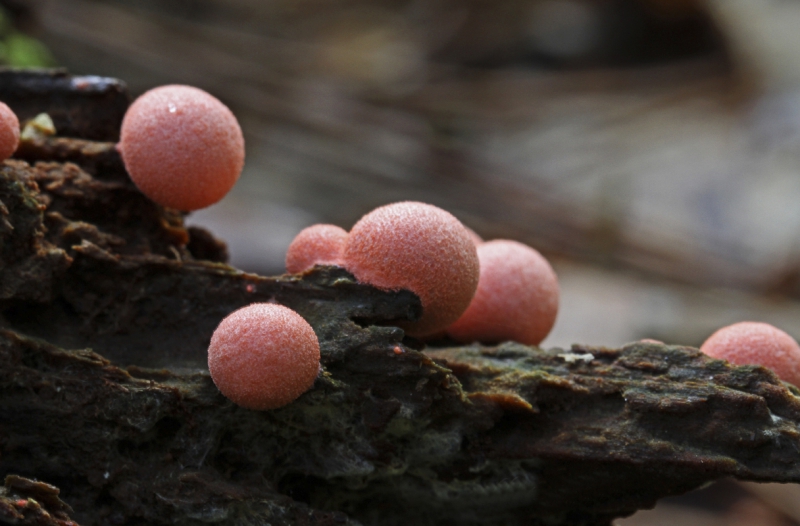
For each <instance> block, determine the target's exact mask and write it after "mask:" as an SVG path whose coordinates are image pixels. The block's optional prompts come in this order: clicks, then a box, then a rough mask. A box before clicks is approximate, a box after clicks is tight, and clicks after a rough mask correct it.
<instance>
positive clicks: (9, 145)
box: [0, 102, 19, 161]
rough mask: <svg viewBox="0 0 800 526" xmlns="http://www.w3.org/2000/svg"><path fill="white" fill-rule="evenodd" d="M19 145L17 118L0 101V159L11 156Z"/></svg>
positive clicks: (3, 159)
mask: <svg viewBox="0 0 800 526" xmlns="http://www.w3.org/2000/svg"><path fill="white" fill-rule="evenodd" d="M17 146H19V119H17V114H16V113H14V111H13V110H12V109H11V108H9V107H8V106H7V105H6V104H5V103H2V102H0V161H5V160H6V159H8V158H9V157H11V156H12V155H13V154H14V152H15V151H17Z"/></svg>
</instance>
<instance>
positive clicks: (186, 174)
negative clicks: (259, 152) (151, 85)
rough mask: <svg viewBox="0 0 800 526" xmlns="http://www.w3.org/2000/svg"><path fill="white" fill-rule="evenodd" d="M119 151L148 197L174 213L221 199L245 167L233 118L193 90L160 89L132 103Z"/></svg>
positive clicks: (208, 97) (240, 140)
mask: <svg viewBox="0 0 800 526" xmlns="http://www.w3.org/2000/svg"><path fill="white" fill-rule="evenodd" d="M120 137H121V138H120V143H119V146H118V147H119V150H120V153H121V154H122V159H123V161H124V162H125V167H126V168H127V170H128V173H129V174H130V176H131V179H133V182H134V183H136V186H137V187H139V190H141V191H142V193H144V194H145V195H146V196H147V197H149V198H150V199H152V200H153V201H155V202H156V203H159V204H161V205H163V206H167V207H170V208H177V209H178V210H197V209H199V208H205V207H207V206H209V205H212V204H214V203H216V202H217V201H219V200H220V199H222V198H223V197H224V196H225V194H227V193H228V191H229V190H230V189H231V188H233V185H234V183H236V180H237V179H238V178H239V174H240V173H241V172H242V167H243V166H244V138H243V136H242V130H241V128H240V127H239V123H238V122H237V120H236V117H234V116H233V113H231V111H230V110H229V109H228V108H227V107H226V106H225V105H224V104H222V103H221V102H220V101H219V100H217V99H216V98H214V97H212V96H211V95H209V94H208V93H206V92H205V91H203V90H200V89H197V88H193V87H191V86H178V85H170V86H162V87H160V88H155V89H152V90H150V91H148V92H146V93H145V94H143V95H142V96H141V97H139V98H138V99H136V101H134V103H133V104H131V106H130V108H128V111H127V113H126V114H125V118H124V119H123V121H122V131H121V135H120Z"/></svg>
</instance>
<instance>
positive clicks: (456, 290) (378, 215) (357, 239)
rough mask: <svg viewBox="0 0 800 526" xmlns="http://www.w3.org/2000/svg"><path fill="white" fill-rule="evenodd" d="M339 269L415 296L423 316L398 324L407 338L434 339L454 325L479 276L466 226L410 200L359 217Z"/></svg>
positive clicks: (468, 300)
mask: <svg viewBox="0 0 800 526" xmlns="http://www.w3.org/2000/svg"><path fill="white" fill-rule="evenodd" d="M344 264H345V268H346V269H347V270H348V271H350V272H351V273H352V274H353V275H354V276H355V277H356V279H358V280H359V281H361V282H362V283H368V284H370V285H373V286H375V287H378V288H381V289H386V290H400V289H408V290H411V291H412V292H414V293H415V294H416V295H417V296H419V298H420V300H421V302H422V317H421V318H420V319H419V320H418V321H416V322H412V323H407V324H402V326H403V327H404V328H405V329H406V331H407V332H408V333H409V334H410V335H412V336H426V335H430V334H434V333H436V332H438V331H440V330H442V329H444V328H445V327H447V326H448V325H450V324H451V323H452V322H454V321H455V320H457V319H458V317H459V316H460V315H461V313H463V312H464V310H465V309H466V308H467V306H468V305H469V302H470V300H471V299H472V296H473V294H475V289H476V287H477V286H478V276H479V272H480V270H479V265H478V254H477V251H476V249H475V243H474V242H473V240H472V237H471V236H470V234H469V232H468V231H467V229H466V227H464V225H462V224H461V222H460V221H459V220H458V219H456V218H455V217H454V216H453V215H452V214H450V213H449V212H446V211H444V210H442V209H441V208H437V207H435V206H432V205H428V204H424V203H417V202H410V201H407V202H402V203H394V204H391V205H386V206H382V207H380V208H377V209H375V210H373V211H372V212H370V213H368V214H367V215H365V216H364V217H362V218H361V219H360V220H359V221H358V222H357V223H356V224H355V226H353V228H352V230H351V231H350V235H349V236H348V238H347V243H346V244H345V250H344Z"/></svg>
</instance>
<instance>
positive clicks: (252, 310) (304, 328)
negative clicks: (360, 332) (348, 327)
mask: <svg viewBox="0 0 800 526" xmlns="http://www.w3.org/2000/svg"><path fill="white" fill-rule="evenodd" d="M208 369H209V371H211V378H212V379H213V380H214V383H215V384H216V386H217V388H219V390H220V392H222V394H224V395H225V396H226V397H228V398H229V399H230V400H231V401H233V402H234V403H236V404H238V405H240V406H242V407H246V408H248V409H257V410H265V409H275V408H277V407H281V406H284V405H286V404H288V403H289V402H292V401H293V400H295V399H296V398H297V397H298V396H300V395H301V394H303V393H305V392H306V391H307V390H309V389H310V388H311V386H312V385H313V384H314V380H315V379H316V378H317V374H318V372H319V341H318V340H317V336H316V334H314V330H313V329H312V328H311V325H309V324H308V322H306V320H304V319H303V318H302V317H301V316H300V315H299V314H297V313H296V312H295V311H293V310H292V309H289V308H286V307H284V306H282V305H275V304H272V303H254V304H252V305H248V306H247V307H243V308H241V309H239V310H237V311H235V312H233V313H232V314H230V315H229V316H227V317H226V318H225V319H224V320H222V322H221V323H220V324H219V327H217V329H216V330H215V331H214V334H213V336H211V344H210V345H209V347H208Z"/></svg>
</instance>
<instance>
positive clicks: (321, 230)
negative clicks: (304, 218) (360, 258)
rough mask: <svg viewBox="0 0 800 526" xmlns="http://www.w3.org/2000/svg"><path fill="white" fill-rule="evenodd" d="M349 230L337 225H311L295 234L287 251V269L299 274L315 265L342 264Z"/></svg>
mask: <svg viewBox="0 0 800 526" xmlns="http://www.w3.org/2000/svg"><path fill="white" fill-rule="evenodd" d="M346 242H347V231H346V230H345V229H343V228H341V227H338V226H336V225H311V226H310V227H308V228H304V229H303V230H301V231H300V233H299V234H297V236H295V238H294V240H293V241H292V243H291V244H290V245H289V249H288V250H287V251H286V270H288V271H289V272H291V273H292V274H299V273H300V272H304V271H306V270H309V269H311V268H313V267H314V265H339V266H341V265H342V255H343V253H344V244H345V243H346Z"/></svg>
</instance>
